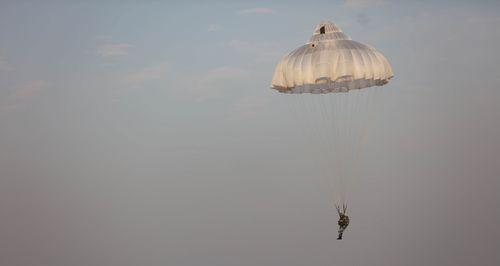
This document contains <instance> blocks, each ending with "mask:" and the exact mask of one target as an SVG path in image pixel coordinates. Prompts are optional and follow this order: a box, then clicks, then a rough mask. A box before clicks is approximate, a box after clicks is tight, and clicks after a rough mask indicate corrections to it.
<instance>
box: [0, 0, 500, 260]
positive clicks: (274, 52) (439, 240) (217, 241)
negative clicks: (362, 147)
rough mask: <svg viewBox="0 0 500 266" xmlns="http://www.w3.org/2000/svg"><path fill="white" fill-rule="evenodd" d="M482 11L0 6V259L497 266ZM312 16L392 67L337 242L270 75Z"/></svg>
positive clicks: (221, 4) (403, 5) (492, 29)
mask: <svg viewBox="0 0 500 266" xmlns="http://www.w3.org/2000/svg"><path fill="white" fill-rule="evenodd" d="M498 11H500V6H499V5H498V3H495V1H481V2H477V3H476V2H467V1H419V2H417V1H390V0H357V1H338V2H335V1H314V2H308V1H301V2H299V1H288V2H284V1H272V2H264V1H251V2H240V1H214V2H210V3H209V2H208V1H207V2H201V1H199V2H190V1H184V2H182V1H172V2H161V1H141V2H139V1H124V3H122V2H119V1H107V2H106V3H100V2H98V1H89V2H84V1H74V2H70V1H68V2H64V1H46V2H41V1H23V2H22V3H19V2H16V1H10V2H9V1H2V2H1V3H0V88H1V89H0V125H1V127H0V212H1V213H0V217H7V218H5V219H3V222H2V225H0V229H1V230H0V232H3V236H2V237H1V239H2V240H0V244H1V245H0V247H2V248H1V250H0V264H2V265H3V264H5V265H44V264H40V262H41V261H42V262H44V263H46V265H65V266H67V265H159V264H161V265H190V266H192V265H305V264H318V265H326V264H334V265H337V264H345V265H366V264H370V265H471V264H478V263H477V262H478V261H481V262H484V263H482V264H484V265H497V264H498V262H499V261H500V260H499V257H498V255H497V254H496V253H497V252H496V250H495V249H497V247H498V246H499V242H498V239H499V233H500V231H499V230H498V228H497V225H498V223H499V222H500V214H499V211H498V206H497V204H496V203H497V202H498V200H499V196H498V193H497V191H496V189H495V188H496V187H498V185H499V180H498V176H499V173H500V168H499V166H498V154H497V153H498V150H499V149H500V140H499V138H498V136H500V122H499V121H500V108H499V107H498V100H499V99H500V94H499V91H498V86H499V83H500V76H499V75H498V73H499V70H500V69H499V67H498V61H500V54H499V53H498V52H497V51H498V47H500V19H499V17H498ZM325 19H326V20H331V21H333V22H335V23H336V24H337V25H338V26H339V27H341V28H342V29H343V30H344V32H345V33H347V34H348V35H349V36H351V37H352V38H353V39H354V40H356V41H360V42H362V43H366V44H369V45H372V46H374V47H376V48H377V49H378V50H380V51H381V52H382V53H383V54H384V55H386V57H387V58H388V60H389V61H390V63H391V64H392V66H393V69H394V72H395V77H394V79H392V80H391V82H390V83H389V84H388V85H387V86H385V87H384V88H387V90H388V91H389V93H388V94H387V97H384V98H383V100H382V101H381V102H380V106H381V108H380V109H379V113H378V114H377V119H376V122H375V123H374V126H373V128H372V129H371V135H370V140H369V141H368V142H369V144H368V145H367V147H366V150H367V153H366V160H365V162H364V166H363V169H362V170H361V171H362V175H363V176H364V178H362V179H361V180H360V181H359V185H358V188H357V191H356V196H353V202H352V204H353V205H354V206H356V207H357V208H354V209H353V212H354V213H353V216H354V217H356V218H355V219H354V218H353V222H354V224H353V229H352V230H351V231H349V232H348V234H349V237H351V241H350V242H346V243H344V244H343V245H340V244H339V243H338V242H336V241H335V237H336V236H335V234H336V231H335V230H336V229H335V227H334V226H332V225H335V219H336V217H335V215H336V214H335V213H334V212H332V210H331V208H330V206H329V204H328V202H325V197H324V195H323V194H321V192H320V191H322V190H321V188H319V187H318V186H320V185H319V183H318V182H316V181H315V178H314V176H315V175H317V174H318V173H317V170H316V169H314V167H313V166H312V165H311V163H310V162H308V161H307V160H304V159H303V158H304V152H305V151H304V146H305V145H307V143H306V142H305V141H304V140H303V139H301V138H300V137H299V136H297V134H293V132H294V131H295V129H296V128H294V122H293V119H291V118H290V117H289V116H288V115H287V111H286V108H285V106H284V105H283V102H282V97H281V96H282V95H280V94H278V93H276V92H275V91H272V90H270V89H269V85H270V81H271V78H272V74H273V70H274V67H275V66H276V64H277V63H278V61H279V60H280V58H281V57H282V56H283V55H285V54H286V53H287V52H289V51H291V50H293V49H294V48H296V47H297V46H299V45H302V44H304V43H305V42H306V41H307V40H308V39H309V37H310V35H311V34H312V32H313V30H314V27H315V25H316V24H317V23H318V22H319V21H321V20H325ZM477 206H480V209H479V211H478V212H479V213H480V214H481V216H480V217H479V218H477V220H476V221H475V222H467V220H466V217H467V216H470V213H471V210H475V209H476V210H477ZM429 217H430V218H432V219H433V223H432V225H427V221H428V220H429ZM388 220H389V222H387V221H388ZM396 221H399V222H396ZM355 228H356V230H355ZM374 228H375V229H376V230H375V229H374ZM387 254H394V255H387ZM458 254H461V255H458Z"/></svg>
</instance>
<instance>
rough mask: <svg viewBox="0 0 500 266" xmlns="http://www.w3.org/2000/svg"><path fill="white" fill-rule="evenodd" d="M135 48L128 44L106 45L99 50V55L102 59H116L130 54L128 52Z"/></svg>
mask: <svg viewBox="0 0 500 266" xmlns="http://www.w3.org/2000/svg"><path fill="white" fill-rule="evenodd" d="M131 47H133V46H132V45H130V44H128V43H115V44H104V45H101V46H99V47H98V48H97V53H98V54H99V55H100V56H101V57H105V58H106V57H116V56H124V55H127V54H128V50H129V49H130V48H131Z"/></svg>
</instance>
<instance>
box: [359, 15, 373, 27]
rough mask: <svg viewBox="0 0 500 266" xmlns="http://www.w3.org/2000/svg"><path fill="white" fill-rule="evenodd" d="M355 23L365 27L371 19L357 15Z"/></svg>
mask: <svg viewBox="0 0 500 266" xmlns="http://www.w3.org/2000/svg"><path fill="white" fill-rule="evenodd" d="M356 21H357V22H358V23H359V24H361V25H367V24H368V23H370V21H371V19H370V17H368V16H367V15H366V14H365V13H359V14H358V15H357V16H356Z"/></svg>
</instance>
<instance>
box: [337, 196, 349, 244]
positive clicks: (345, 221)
mask: <svg viewBox="0 0 500 266" xmlns="http://www.w3.org/2000/svg"><path fill="white" fill-rule="evenodd" d="M335 208H336V209H337V213H338V214H339V222H338V224H339V236H338V237H337V240H341V239H342V235H343V234H344V230H345V229H346V228H347V226H348V225H349V216H347V215H346V213H347V205H346V204H342V209H340V206H339V205H335Z"/></svg>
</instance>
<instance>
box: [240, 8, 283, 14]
mask: <svg viewBox="0 0 500 266" xmlns="http://www.w3.org/2000/svg"><path fill="white" fill-rule="evenodd" d="M272 13H274V10H272V9H271V8H267V7H257V8H251V9H243V10H240V11H238V14H240V15H249V14H272Z"/></svg>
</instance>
